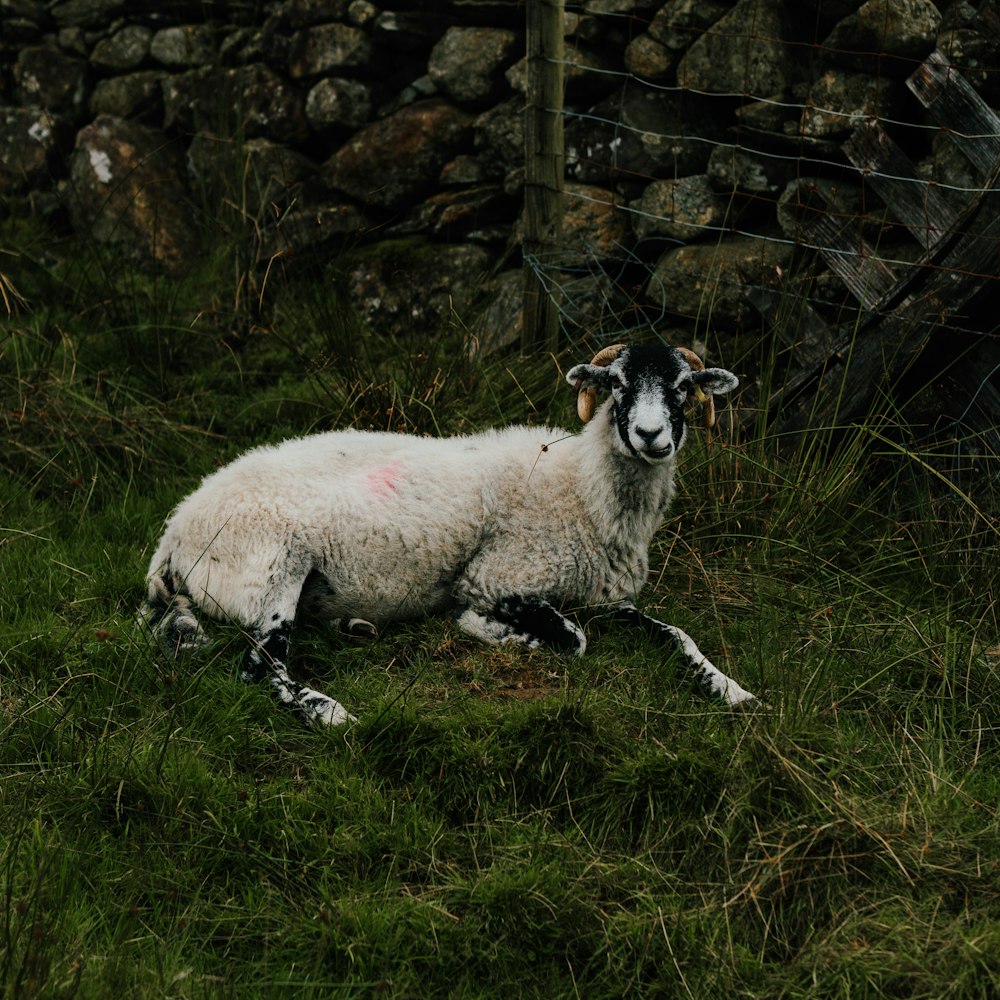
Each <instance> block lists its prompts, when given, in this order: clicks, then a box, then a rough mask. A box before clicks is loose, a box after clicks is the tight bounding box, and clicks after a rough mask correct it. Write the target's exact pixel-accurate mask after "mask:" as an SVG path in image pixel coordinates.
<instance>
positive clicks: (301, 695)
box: [241, 621, 357, 726]
mask: <svg viewBox="0 0 1000 1000" xmlns="http://www.w3.org/2000/svg"><path fill="white" fill-rule="evenodd" d="M291 629H292V623H291V622H289V621H283V622H281V623H280V624H278V625H276V626H275V627H274V628H273V629H269V630H267V631H263V630H257V631H254V632H252V633H251V646H250V648H249V649H248V650H247V652H246V656H245V658H244V661H243V670H242V671H241V676H242V678H243V680H245V681H247V682H252V683H256V684H259V683H263V682H265V681H266V682H267V683H268V684H269V685H270V687H271V691H272V692H273V694H274V696H275V698H276V699H277V700H278V702H279V703H280V704H282V705H285V706H286V707H288V708H290V709H292V711H293V712H295V713H296V714H297V715H299V716H300V717H301V718H303V719H304V720H305V721H306V722H308V723H309V724H310V725H316V724H319V725H324V726H342V725H344V723H346V722H356V721H357V719H356V718H355V717H354V716H353V715H351V713H350V712H348V711H347V709H346V708H344V706H343V705H341V704H340V702H338V701H334V700H333V698H330V697H329V696H328V695H325V694H322V693H321V692H319V691H314V690H313V689H312V688H310V687H306V686H305V685H304V684H300V683H299V682H298V681H294V680H292V678H291V677H289V676H288V667H287V662H288V637H289V634H290V633H291Z"/></svg>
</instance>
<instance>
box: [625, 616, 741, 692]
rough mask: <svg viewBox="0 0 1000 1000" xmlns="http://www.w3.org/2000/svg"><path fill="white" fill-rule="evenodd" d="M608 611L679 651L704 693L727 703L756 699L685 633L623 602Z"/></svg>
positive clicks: (664, 644) (660, 642) (662, 643)
mask: <svg viewBox="0 0 1000 1000" xmlns="http://www.w3.org/2000/svg"><path fill="white" fill-rule="evenodd" d="M611 614H612V617H613V618H614V620H615V621H619V622H623V623H625V624H627V625H638V626H640V627H641V628H642V630H643V631H644V632H645V633H646V634H647V635H648V636H649V637H650V638H651V639H653V640H655V641H656V642H658V643H659V644H660V645H663V646H667V647H669V648H671V649H674V650H676V651H677V652H678V653H680V655H681V656H682V657H684V660H685V661H686V662H687V665H688V667H689V668H690V669H691V671H692V672H693V674H694V678H695V681H696V682H697V683H698V685H699V686H700V687H701V688H702V689H703V690H705V691H706V692H707V693H708V694H710V695H713V696H714V697H716V698H721V699H722V700H723V701H724V702H725V703H726V704H727V705H750V704H751V703H753V702H756V701H757V699H756V698H755V697H754V696H753V695H752V694H751V693H750V692H749V691H747V690H746V689H745V688H742V687H740V685H739V684H737V683H736V681H734V680H733V679H732V678H731V677H727V676H726V675H725V674H724V673H723V672H722V671H721V670H719V668H718V667H716V666H715V665H714V664H713V663H712V661H711V660H709V658H708V657H707V656H705V654H704V653H702V651H701V650H700V649H699V648H698V647H697V646H696V645H695V643H694V640H693V639H692V638H691V636H689V635H688V634H687V632H684V631H682V630H681V629H679V628H677V627H676V626H675V625H667V624H666V622H661V621H658V620H657V619H656V618H651V617H650V616H649V615H645V614H643V613H642V612H641V611H639V610H638V608H636V607H635V605H633V604H630V603H627V602H626V603H623V604H620V605H618V607H617V608H615V610H614V611H613V612H612V613H611Z"/></svg>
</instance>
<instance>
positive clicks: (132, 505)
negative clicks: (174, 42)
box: [0, 220, 1000, 1000]
mask: <svg viewBox="0 0 1000 1000" xmlns="http://www.w3.org/2000/svg"><path fill="white" fill-rule="evenodd" d="M5 225H6V230H5V231H4V236H3V240H2V241H0V242H2V243H3V245H4V246H5V247H6V249H7V250H8V251H9V252H8V253H7V254H6V255H5V256H4V257H3V258H0V260H2V262H3V268H2V270H3V271H4V274H5V275H6V280H7V282H8V283H9V286H10V287H13V288H15V289H17V290H18V291H19V292H20V293H21V294H22V295H23V296H24V297H25V299H26V300H27V301H26V303H25V304H23V305H21V306H20V307H18V304H17V303H16V302H15V301H13V299H12V300H11V303H10V304H11V306H12V308H13V309H14V311H13V314H12V315H11V316H9V317H8V318H7V319H6V320H5V321H4V323H3V326H2V331H0V410H2V417H0V436H2V442H0V466H2V472H3V474H2V476H0V887H2V892H3V902H2V905H0V984H2V990H3V996H5V997H95V998H96V997H108V996H129V997H141V998H146V997H203V996H216V995H219V996H240V997H248V996H250V997H254V996H277V995H285V996H287V995H289V994H290V995H294V996H310V995H318V996H344V997H348V996H369V995H388V996H398V997H409V996H414V995H427V996H449V997H451V996H454V997H478V996H505V997H506V996H537V997H547V998H548V997H564V996H565V997H576V996H580V997H587V998H601V997H608V998H617V997H621V996H624V995H636V996H644V997H654V996H663V997H670V998H673V997H694V998H714V997H720V998H722V997H724V998H727V1000H728V998H732V997H767V998H778V997H780V998H798V997H802V998H806V997H809V998H813V997H836V998H845V1000H846V998H859V997H872V998H875V997H886V996H891V997H922V998H928V1000H930V998H934V1000H938V998H945V997H956V998H958V997H961V998H965V997H969V998H973V997H981V998H987V997H991V996H995V995H996V994H997V992H998V991H1000V826H998V818H997V808H998V807H997V803H998V800H1000V769H998V750H1000V744H998V736H1000V723H998V719H1000V712H998V697H997V689H998V680H1000V677H998V673H1000V648H998V646H1000V636H998V618H1000V615H998V608H997V605H996V601H995V597H994V594H995V593H996V592H997V582H998V581H997V570H996V566H997V557H996V552H997V542H998V528H997V520H996V510H997V497H996V496H995V494H991V493H990V492H989V490H988V489H983V490H981V491H979V492H977V493H976V494H975V495H970V494H969V493H967V492H966V493H963V492H960V491H958V490H957V489H952V488H949V487H948V486H947V485H946V484H944V483H943V482H942V481H941V479H940V478H939V477H938V476H936V475H935V474H934V473H933V471H932V469H931V468H929V466H932V465H933V463H932V462H931V461H929V459H928V457H927V456H922V455H910V454H906V453H904V452H901V451H900V450H899V449H898V448H895V447H893V446H891V445H889V444H888V443H887V442H886V440H885V437H884V435H883V430H884V428H882V427H881V425H879V424H877V423H875V422H874V421H872V422H870V423H868V424H866V425H865V426H862V427H859V428H855V429H853V430H851V431H850V432H848V433H847V434H846V436H845V438H844V440H843V441H842V443H841V447H840V448H839V450H838V451H837V452H836V453H834V454H833V455H832V456H831V455H829V454H826V453H825V452H826V449H824V448H822V447H819V446H817V447H815V448H813V449H812V450H810V451H807V452H805V453H803V454H800V455H798V456H795V457H788V456H782V455H781V454H780V453H779V451H778V449H777V447H776V445H775V442H773V441H767V440H756V441H751V442H748V443H745V444H741V445H738V446H737V445H732V444H728V445H724V444H723V443H721V442H718V441H717V442H715V443H714V444H712V445H709V444H708V443H707V442H706V441H705V440H704V438H703V437H702V436H701V435H695V436H694V438H695V439H694V441H693V442H692V443H691V445H689V447H688V450H687V451H686V454H685V460H684V471H683V481H682V484H681V489H680V494H679V497H678V500H677V503H676V506H675V508H674V511H673V514H672V517H671V519H670V521H669V522H668V524H667V525H666V526H665V527H664V529H663V531H662V532H661V534H660V536H659V538H658V541H657V544H656V548H655V552H654V559H653V563H654V571H653V574H652V578H651V585H650V587H649V588H648V590H647V592H646V594H645V598H646V602H647V607H649V608H651V609H654V613H659V614H660V615H661V616H662V617H664V618H667V619H668V620H670V621H673V622H675V623H677V624H678V625H680V626H682V627H684V628H685V629H687V630H688V631H690V632H691V633H692V635H694V636H695V637H696V638H697V640H698V641H699V644H700V645H701V646H702V647H703V648H704V649H705V651H706V652H707V653H708V654H709V655H710V656H712V658H713V659H714V660H715V661H716V662H717V663H718V664H719V665H720V666H722V667H723V668H724V669H727V671H728V672H730V673H732V674H733V675H734V676H735V677H736V678H737V679H739V680H740V681H741V682H742V683H744V684H745V685H746V686H748V687H749V688H751V689H752V690H754V691H757V692H758V693H760V694H761V695H763V696H764V697H765V698H766V699H767V702H768V703H769V705H770V711H769V712H766V713H759V714H755V715H751V716H748V717H744V716H739V715H735V716H734V715H733V714H731V713H729V712H727V711H725V710H724V709H722V708H720V707H719V706H716V705H714V704H711V703H708V702H706V701H705V700H703V699H702V698H700V697H699V696H698V695H697V694H696V693H695V692H694V691H693V690H692V689H691V688H690V687H689V686H688V685H687V684H686V683H685V682H684V681H683V679H681V678H680V677H679V676H678V674H677V672H676V670H675V668H674V666H673V665H672V664H671V663H670V662H669V660H667V659H665V657H664V656H663V654H662V653H661V652H660V651H659V650H657V649H655V648H653V647H652V646H650V645H649V644H648V643H647V642H646V641H645V640H644V639H642V638H640V637H636V636H634V635H630V634H627V633H625V632H622V631H621V630H619V629H616V628H612V627H608V628H604V629H601V628H597V627H596V626H592V627H591V628H590V635H591V648H590V653H589V655H588V656H587V657H585V658H584V659H583V660H581V661H579V662H574V663H567V662H565V661H563V660H561V659H560V658H558V657H556V656H552V655H548V654H545V653H522V652H518V651H512V650H507V649H503V650H490V649H485V648H483V647H480V646H478V645H476V644H475V643H473V642H471V641H470V640H468V639H466V638H465V637H463V636H462V635H461V634H460V633H458V631H457V630H456V629H455V628H454V626H453V625H452V624H451V623H450V622H448V621H444V620H442V621H431V622H427V623H422V624H419V625H412V626H406V627H399V628H396V629H392V630H389V631H387V632H386V634H385V635H384V636H382V637H381V638H380V639H379V640H378V641H377V642H375V643H374V644H372V645H370V646H365V647H358V646H353V645H349V644H346V643H345V642H344V641H342V640H341V639H339V638H338V637H336V636H334V635H332V634H330V633H329V632H327V631H325V630H324V629H323V628H322V627H320V626H316V625H306V626H304V627H302V628H301V629H300V631H299V633H298V634H297V636H296V645H295V652H294V657H295V667H296V669H297V670H298V671H299V672H300V673H301V674H303V675H305V676H308V677H312V678H315V679H316V681H317V684H318V686H320V687H321V688H322V689H324V690H327V691H329V692H331V693H332V694H333V695H334V696H335V697H337V698H338V699H340V700H342V701H343V702H344V703H345V704H347V705H348V706H349V707H350V708H351V709H352V710H354V711H355V712H357V713H358V714H359V716H360V722H359V723H358V724H357V725H356V726H353V727H351V728H349V729H347V730H344V731H335V732H315V731H310V730H306V729H304V728H302V727H301V726H300V725H299V724H298V723H297V722H296V720H295V719H294V718H292V717H290V716H288V715H286V714H283V713H282V712H280V711H278V710H277V709H276V708H275V706H274V705H273V704H272V702H271V701H270V699H269V698H268V696H267V694H266V693H265V692H263V691H258V690H256V689H251V688H248V687H246V686H245V685H243V684H241V682H240V681H239V680H238V677H237V665H238V663H239V659H240V655H241V651H242V647H243V640H242V637H241V636H240V634H239V631H238V629H236V628H233V627H221V626H217V627H215V629H214V632H213V634H214V636H215V642H214V644H213V646H212V647H211V649H210V651H209V653H208V655H206V656H204V657H202V658H200V659H198V660H194V661H186V662H168V661H165V660H164V659H162V657H161V656H160V655H159V654H158V653H157V652H156V651H155V650H154V649H152V648H151V647H150V645H149V644H148V642H147V641H146V640H145V638H144V637H143V635H142V634H141V633H140V632H139V631H138V630H137V629H136V628H135V626H134V613H135V610H136V608H137V606H138V604H139V601H140V599H141V595H142V579H143V574H144V571H145V565H146V560H147V558H148V555H149V552H150V550H151V546H152V545H153V544H154V543H155V540H156V536H157V533H158V530H159V525H160V524H161V522H162V519H163V517H164V516H165V515H166V514H167V512H168V511H169V509H170V507H171V505H172V504H173V503H174V502H176V501H177V500H178V499H179V498H180V497H181V496H183V495H184V494H185V493H186V492H187V491H189V490H190V489H191V488H192V487H193V486H194V485H195V483H196V482H197V480H198V478H199V477H200V476H201V475H203V474H204V473H205V472H207V471H209V470H211V469H212V468H214V467H215V466H216V465H217V464H218V463H219V462H221V461H223V460H225V459H227V458H229V457H232V456H233V455H234V454H236V453H237V452H238V451H240V450H241V449H243V448H244V447H246V446H247V445H249V444H252V443H257V442H259V441H262V440H274V439H278V438H280V437H282V436H285V435H287V434H292V433H302V432H305V431H309V430H312V429H323V428H327V427H331V426H345V425H349V424H353V425H356V426H375V427H390V428H393V429H403V428H406V429H410V430H414V431H417V432H420V433H426V432H438V431H440V432H442V433H449V432H453V431H455V430H459V429H465V428H469V427H476V426H484V425H486V424H489V423H493V422H496V421H500V420H510V419H529V420H536V421H540V420H545V419H549V420H556V421H560V422H566V421H570V420H571V407H572V401H571V400H570V399H569V398H568V393H567V390H565V388H564V387H562V385H561V382H560V378H559V372H558V370H557V368H556V366H555V364H553V363H552V361H551V359H550V360H547V361H545V362H543V363H542V364H540V365H539V364H535V365H532V364H527V363H522V362H517V361H514V360H510V359H507V360H498V361H495V362H491V363H490V364H488V365H487V364H483V363H478V364H473V363H470V362H468V361H466V360H464V358H463V356H462V354H461V352H460V351H458V350H456V337H455V335H454V334H453V333H452V332H449V331H442V335H441V337H440V338H439V339H438V340H437V341H436V342H435V343H434V344H426V343H417V342H416V341H414V342H400V343H396V344H392V345H378V344H376V343H369V342H364V343H357V342H356V333H355V329H354V327H353V326H352V324H351V322H350V318H349V317H345V314H344V312H343V310H342V307H341V305H340V303H339V301H338V299H337V296H336V293H335V282H334V281H333V278H334V277H335V272H328V273H317V274H314V275H307V276H306V275H304V276H300V277H297V278H296V277H293V278H292V279H291V280H290V281H289V282H279V281H278V280H277V279H275V281H274V283H273V285H272V286H271V287H269V288H267V289H266V292H267V295H268V299H269V302H268V308H267V310H265V313H260V311H259V310H256V307H255V311H252V312H253V316H251V317H250V318H251V319H252V320H253V322H249V321H248V320H247V317H248V316H249V315H250V313H249V312H246V311H243V305H242V304H241V299H240V294H239V293H238V291H237V290H238V289H240V288H242V287H244V282H243V281H242V280H241V278H240V276H239V275H238V274H236V275H234V277H233V286H232V288H230V289H228V290H227V289H226V288H225V287H218V285H217V283H214V282H213V281H212V280H211V278H212V273H213V272H212V269H213V268H214V269H216V273H223V272H226V268H225V267H224V266H223V265H224V264H226V262H227V261H230V258H229V257H227V256H226V247H225V245H224V244H222V245H221V246H220V249H219V253H218V255H217V256H215V257H213V258H211V260H210V264H209V265H208V266H207V268H206V270H205V271H202V272H201V273H200V274H196V275H194V276H193V277H192V278H191V279H189V280H188V281H186V282H175V283H172V284H167V283H164V282H162V281H161V282H158V281H157V280H156V279H153V278H151V277H148V276H144V275H142V274H141V273H140V272H138V271H136V270H135V268H134V267H133V266H131V265H128V264H126V263H123V262H121V261H117V260H115V259H114V258H113V257H111V256H109V255H107V254H106V253H105V252H103V251H96V250H93V249H91V250H89V251H87V252H85V253H78V252H73V250H72V248H70V247H64V246H61V245H59V244H56V245H55V246H54V249H53V247H52V246H51V245H50V244H49V243H44V240H50V239H51V237H50V236H48V235H47V234H44V233H39V232H38V231H36V230H33V229H32V228H31V226H30V225H29V224H28V223H26V222H24V221H23V220H22V221H20V222H16V223H15V222H14V221H11V220H8V222H7V223H5ZM220 262H222V263H220ZM206 272H207V273H206ZM226 273H228V272H226ZM5 287H7V286H5ZM259 292H260V288H259V286H258V293H259ZM0 316H2V313H0ZM581 350H582V349H581ZM567 360H575V356H574V357H573V358H572V359H569V358H567V359H563V361H564V363H565V362H566V361H567ZM720 360H725V359H720ZM819 441H820V443H822V436H820V438H819Z"/></svg>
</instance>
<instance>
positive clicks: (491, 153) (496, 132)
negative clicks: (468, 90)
mask: <svg viewBox="0 0 1000 1000" xmlns="http://www.w3.org/2000/svg"><path fill="white" fill-rule="evenodd" d="M473 148H474V149H475V151H476V155H477V156H478V158H479V162H480V164H482V169H483V173H484V174H485V175H486V176H487V177H494V178H498V177H506V176H507V175H508V174H510V173H511V172H512V171H515V170H518V169H521V170H522V171H523V169H524V98H522V97H512V98H511V99H510V100H507V101H503V102H502V103H500V104H497V105H495V106H494V107H492V108H490V109H489V110H488V111H484V112H483V113H482V114H481V115H479V116H478V117H477V118H476V120H475V123H474V125H473Z"/></svg>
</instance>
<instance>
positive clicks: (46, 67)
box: [13, 45, 87, 112]
mask: <svg viewBox="0 0 1000 1000" xmlns="http://www.w3.org/2000/svg"><path fill="white" fill-rule="evenodd" d="M13 75H14V85H15V88H16V90H15V93H16V97H17V101H18V103H19V104H21V105H26V106H28V107H37V108H45V109H46V110H47V111H68V112H78V111H80V110H81V109H82V108H83V105H84V102H85V100H86V81H87V64H86V63H85V62H84V61H83V60H82V59H77V58H75V57H74V56H68V55H66V54H65V53H63V52H60V51H59V49H54V48H49V47H48V46H42V45H33V46H30V47H28V48H25V49H22V50H21V51H20V53H19V54H18V57H17V61H16V62H15V64H14V74H13Z"/></svg>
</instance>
